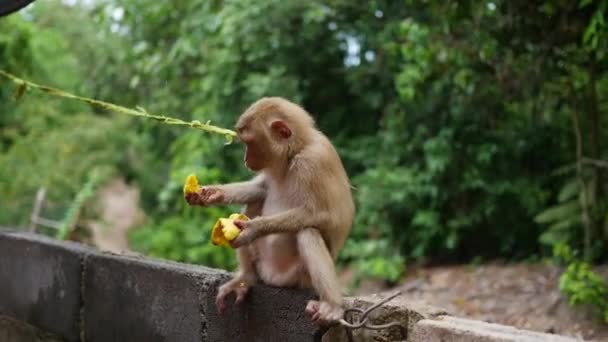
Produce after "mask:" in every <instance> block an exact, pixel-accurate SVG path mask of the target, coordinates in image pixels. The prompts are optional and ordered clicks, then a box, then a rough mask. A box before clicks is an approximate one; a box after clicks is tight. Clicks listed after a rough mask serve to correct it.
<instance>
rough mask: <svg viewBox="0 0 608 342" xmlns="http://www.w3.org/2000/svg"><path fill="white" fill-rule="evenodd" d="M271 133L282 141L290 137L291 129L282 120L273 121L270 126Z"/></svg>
mask: <svg viewBox="0 0 608 342" xmlns="http://www.w3.org/2000/svg"><path fill="white" fill-rule="evenodd" d="M270 128H271V129H272V131H273V132H274V133H275V134H277V135H278V136H280V137H281V138H283V139H287V138H289V137H291V129H290V128H289V127H288V126H287V124H286V123H285V121H283V120H275V121H273V122H272V123H271V124H270Z"/></svg>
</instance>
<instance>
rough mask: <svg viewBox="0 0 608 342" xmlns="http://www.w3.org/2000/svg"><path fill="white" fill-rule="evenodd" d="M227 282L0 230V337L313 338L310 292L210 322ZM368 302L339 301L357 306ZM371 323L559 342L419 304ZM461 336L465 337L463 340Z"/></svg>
mask: <svg viewBox="0 0 608 342" xmlns="http://www.w3.org/2000/svg"><path fill="white" fill-rule="evenodd" d="M228 277H229V274H227V273H226V272H223V271H219V270H215V269H211V268H207V267H202V266H194V265H186V264H180V263H175V262H167V261H160V260H154V259H149V258H138V257H128V256H119V255H114V254H107V253H101V252H98V251H96V250H95V249H92V248H88V247H85V246H83V245H80V244H75V243H71V242H60V241H56V240H52V239H49V238H45V237H42V236H39V235H33V234H27V233H0V340H1V341H11V342H12V341H26V342H29V341H59V340H63V341H87V342H91V341H92V342H96V341H104V342H105V341H180V342H181V341H183V342H188V341H264V342H269V341H281V342H287V341H289V342H291V341H294V342H299V341H318V340H320V336H321V334H320V333H319V331H318V329H317V328H316V327H314V326H313V325H312V324H311V323H310V322H309V320H308V319H307V317H306V315H305V314H304V308H305V305H306V302H307V301H308V300H309V299H311V298H315V295H314V293H313V292H312V291H297V290H293V289H279V288H272V287H268V286H264V285H258V286H255V287H254V288H252V289H251V291H250V293H249V294H248V297H247V299H246V301H245V302H244V303H243V304H242V305H239V306H238V307H232V306H229V310H227V312H226V313H225V314H224V315H222V316H220V315H218V314H217V312H216V310H215V305H214V298H215V294H216V289H217V286H218V285H219V284H220V283H222V282H224V281H225V280H226V279H228ZM373 301H375V299H374V298H350V299H347V302H348V303H349V305H354V306H357V307H365V306H369V305H370V304H371V303H372V302H373ZM373 318H374V320H375V322H383V321H395V320H397V321H399V322H401V323H402V324H403V325H404V326H406V327H408V331H407V335H408V336H407V338H408V341H452V340H458V341H469V340H471V341H528V340H530V341H562V339H558V338H560V337H558V336H553V335H546V334H536V333H531V332H526V331H521V330H517V329H514V328H510V327H503V326H497V325H491V326H490V327H489V328H488V326H484V323H482V322H476V321H468V320H465V321H458V320H454V318H453V317H449V316H446V315H445V313H443V312H441V311H440V310H436V309H433V308H429V307H426V306H424V305H421V306H418V307H416V306H413V307H412V306H408V307H407V308H406V307H405V306H403V305H394V304H389V305H386V306H385V307H383V308H382V310H379V311H378V312H377V313H375V314H374V316H373ZM471 322H472V323H471ZM501 327H502V328H505V329H507V330H504V331H503V330H500V329H502V328H501ZM460 328H462V329H460ZM492 334H493V335H492ZM462 336H464V337H462ZM471 336H473V337H475V339H474V340H472V339H467V338H469V337H471ZM402 337H403V336H399V335H398V334H397V332H395V331H381V332H369V331H363V330H359V331H356V332H355V339H356V340H360V341H370V340H374V339H375V338H383V339H382V340H383V341H389V340H395V339H401V338H402ZM452 338H460V339H452ZM463 338H464V339H463ZM528 338H530V339H528ZM323 340H324V341H346V335H345V334H344V331H343V330H342V329H339V328H335V329H332V330H331V331H330V332H329V333H328V334H326V335H325V337H324V338H323ZM567 340H568V339H565V338H564V339H563V341H567Z"/></svg>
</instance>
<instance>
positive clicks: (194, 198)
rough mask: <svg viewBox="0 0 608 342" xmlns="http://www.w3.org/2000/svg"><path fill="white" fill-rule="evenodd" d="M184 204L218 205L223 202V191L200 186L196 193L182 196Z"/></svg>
mask: <svg viewBox="0 0 608 342" xmlns="http://www.w3.org/2000/svg"><path fill="white" fill-rule="evenodd" d="M184 198H185V199H186V202H188V204H190V205H202V206H206V205H210V204H215V203H220V202H222V201H223V200H224V191H222V190H221V189H218V188H213V187H207V186H201V187H200V188H199V189H198V191H197V192H190V193H187V194H185V195H184Z"/></svg>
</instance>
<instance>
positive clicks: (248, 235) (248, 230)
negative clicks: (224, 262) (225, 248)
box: [230, 219, 261, 248]
mask: <svg viewBox="0 0 608 342" xmlns="http://www.w3.org/2000/svg"><path fill="white" fill-rule="evenodd" d="M234 224H235V225H236V226H237V227H239V228H240V229H241V233H240V234H239V236H237V237H236V239H234V240H232V241H231V242H230V245H231V246H232V247H233V248H239V247H242V246H245V245H248V244H250V243H252V242H253V240H255V239H257V238H259V237H260V233H261V232H260V230H259V229H258V228H257V226H256V220H255V219H254V220H251V221H243V220H235V221H234Z"/></svg>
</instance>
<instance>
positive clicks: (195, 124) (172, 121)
mask: <svg viewBox="0 0 608 342" xmlns="http://www.w3.org/2000/svg"><path fill="white" fill-rule="evenodd" d="M0 76H4V77H6V78H8V79H10V80H11V81H13V82H14V83H15V84H17V91H16V93H15V96H16V97H17V98H18V97H20V96H21V95H23V93H25V91H26V90H27V89H28V88H34V89H38V90H41V91H43V92H45V93H47V94H49V95H52V96H58V97H63V98H68V99H73V100H77V101H81V102H86V103H89V104H91V105H94V106H97V107H101V108H103V109H106V110H110V111H113V112H117V113H122V114H127V115H132V116H139V117H144V118H148V119H153V120H156V121H159V122H161V123H164V124H167V125H181V126H190V127H191V128H195V129H200V130H203V131H207V132H211V133H217V134H221V135H223V136H224V137H225V138H226V141H227V143H228V144H230V143H231V142H232V139H233V138H234V137H235V136H236V132H234V131H232V130H230V129H226V128H221V127H217V126H214V125H211V124H209V122H207V123H201V122H200V121H198V120H193V121H190V122H188V121H183V120H180V119H176V118H172V117H169V116H164V115H154V114H149V113H148V112H146V110H145V109H143V108H141V107H136V109H131V108H126V107H122V106H119V105H115V104H113V103H109V102H104V101H100V100H95V99H91V98H87V97H82V96H78V95H74V94H71V93H68V92H66V91H63V90H61V89H57V88H52V87H48V86H45V85H41V84H36V83H34V82H30V81H27V80H24V79H21V78H19V77H17V76H15V75H12V74H9V73H8V72H6V71H3V70H0Z"/></svg>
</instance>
